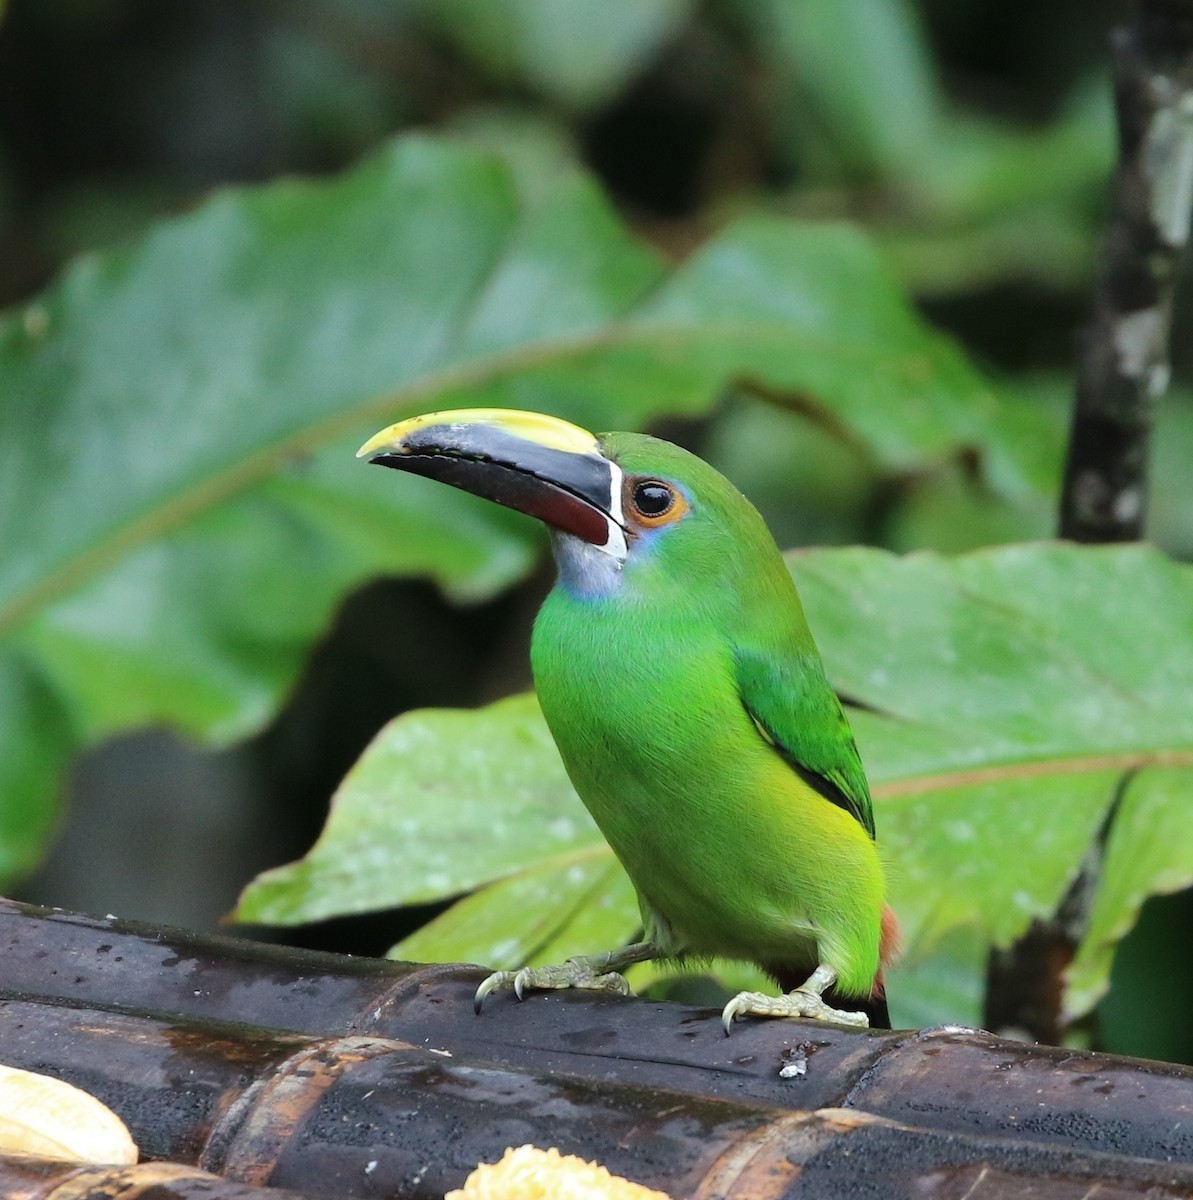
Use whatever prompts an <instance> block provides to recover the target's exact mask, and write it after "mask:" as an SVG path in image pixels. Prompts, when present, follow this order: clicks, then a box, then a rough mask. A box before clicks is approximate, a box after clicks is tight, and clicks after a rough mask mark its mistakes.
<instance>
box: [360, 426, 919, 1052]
mask: <svg viewBox="0 0 1193 1200" xmlns="http://www.w3.org/2000/svg"><path fill="white" fill-rule="evenodd" d="M360 456H361V457H364V458H367V459H368V460H369V461H370V462H373V463H379V464H381V465H382V466H387V467H396V468H398V469H399V470H403V471H412V472H414V473H415V474H419V475H426V476H430V477H431V478H432V479H438V480H441V481H443V482H444V483H449V484H451V485H453V486H454V487H458V488H463V489H464V490H465V491H469V492H474V493H476V494H477V495H480V496H484V497H486V498H487V499H489V500H493V501H495V502H497V503H498V504H504V505H506V506H508V507H510V508H514V509H517V510H519V511H521V512H524V513H529V514H530V515H531V516H534V517H537V518H538V519H539V520H541V521H543V522H545V523H546V525H547V527H548V529H549V531H550V534H551V543H552V548H553V550H554V554H555V561H556V565H557V568H558V579H557V581H556V584H555V587H554V589H553V590H552V591H551V593H550V594H549V595H548V597H547V599H546V601H545V602H544V604H543V607H542V610H541V611H540V612H539V614H538V618H537V620H536V622H535V626H534V634H533V637H532V640H531V665H532V667H533V671H534V681H535V688H536V690H537V692H538V697H539V702H540V704H541V705H542V710H543V715H544V717H545V718H546V721H547V725H548V726H549V727H550V730H551V733H552V736H553V737H554V739H555V743H556V745H557V746H558V747H559V753H560V755H561V756H562V758H563V763H564V766H565V767H566V768H567V772H568V775H569V776H570V778H571V780H572V783H573V784H574V785H575V788H576V791H577V793H578V794H579V796H580V799H581V800H583V802H584V804H585V805H586V807H587V808H588V810H589V812H590V813H592V816H593V818H594V819H595V821H596V823H597V825H598V826H599V827H600V829H601V832H602V833H603V834H604V836H605V837H606V839H608V842H609V845H610V846H611V847H612V848H613V851H614V853H615V854H616V855H617V857H618V859H619V860H620V861H621V864H622V866H623V867H624V868H625V870H626V873H627V874H628V875H629V877H630V879H631V881H632V882H633V885H634V888H635V889H636V891H637V894H638V904H639V908H640V910H641V914H642V930H643V932H642V940H641V941H638V942H635V943H634V944H632V945H629V946H624V947H621V948H618V949H614V950H610V951H609V952H608V953H605V954H598V955H591V956H580V957H576V958H572V959H569V960H568V961H567V962H566V963H564V964H562V965H561V966H550V967H528V968H523V969H522V970H520V971H497V972H496V973H494V974H492V975H490V976H489V977H488V978H487V979H486V980H485V981H484V983H482V984H481V986H480V988H479V990H478V991H477V995H476V1004H477V1010H478V1011H479V1010H480V1005H481V1002H482V1001H483V1000H484V998H485V996H487V995H488V994H489V993H490V992H494V991H496V990H498V989H502V988H512V989H513V990H514V992H515V993H516V994H517V996H518V997H519V999H520V998H521V997H522V994H523V991H524V990H525V989H527V988H558V987H582V988H596V989H601V990H609V991H616V992H621V993H627V992H628V990H629V989H628V986H627V984H626V982H625V979H624V977H623V975H622V974H621V971H623V970H624V969H625V968H626V967H627V966H629V965H630V964H632V963H636V962H643V961H645V960H648V959H671V960H679V961H684V960H695V961H700V960H706V959H709V958H712V957H721V958H728V959H736V960H739V961H748V962H753V963H756V964H758V965H759V966H760V967H761V968H762V969H763V970H764V971H766V972H767V973H768V974H769V975H770V976H771V977H772V978H773V979H775V980H776V982H777V983H778V984H779V986H780V987H781V988H783V989H792V990H790V991H786V990H785V992H784V994H780V995H768V994H765V993H761V992H742V993H741V994H739V995H737V996H736V997H734V998H733V999H732V1000H730V1001H729V1003H728V1004H727V1005H726V1006H725V1009H724V1013H723V1021H724V1025H725V1031H726V1032H729V1030H730V1028H731V1026H732V1023H733V1020H734V1018H736V1017H743V1016H747V1015H750V1016H762V1017H776V1016H781V1017H811V1018H817V1019H821V1020H825V1021H833V1022H836V1023H839V1024H845V1025H855V1026H865V1025H867V1024H868V1023H872V1024H874V1025H883V1026H886V1025H889V1020H888V1019H887V1016H886V1002H885V998H884V995H883V984H882V968H883V966H884V964H885V963H886V962H887V961H888V960H889V957H890V955H891V952H892V950H893V943H894V941H895V937H896V933H895V920H894V917H893V915H892V914H891V912H890V909H889V908H888V907H887V906H886V902H885V896H884V883H883V870H882V865H881V863H880V861H879V857H878V854H877V852H876V849H875V843H874V814H873V809H872V806H871V803H870V793H869V789H868V788H867V785H866V778H865V775H864V773H863V771H862V765H861V761H860V760H859V758H858V753H857V750H856V748H855V746H854V740H853V735H852V733H851V732H850V728H849V724H848V722H847V720H846V717H845V713H844V711H843V709H842V707H841V704H840V702H839V700H838V698H837V696H836V694H835V693H834V692H833V690H832V688H831V687H830V686H829V683H828V680H827V678H826V677H825V673H824V667H823V664H822V662H821V659H820V654H819V652H818V651H817V649H816V644H815V642H814V641H813V640H812V634H811V632H810V630H809V629H808V624H807V621H806V620H805V618H804V612H803V608H802V606H801V604H800V600H799V596H798V595H797V593H796V590H795V585H794V583H793V582H792V579H791V575H790V574H789V573H788V571H787V568H786V566H785V564H784V562H783V559H782V556H781V555H780V554H779V551H778V548H777V547H776V545H775V542H774V539H773V538H772V537H771V535H770V532H769V531H768V530H767V528H766V525H765V524H764V522H763V520H762V518H761V516H759V514H758V512H757V510H756V509H755V508H754V507H753V505H751V504H750V502H749V501H748V500H747V499H746V498H745V497H744V496H743V495H742V494H741V493H740V492H738V491H737V489H736V488H734V487H733V485H732V484H730V483H729V481H728V480H727V479H725V478H724V477H723V476H722V475H720V474H719V473H718V472H717V471H715V470H714V469H713V468H712V467H710V466H709V465H708V464H707V463H706V462H704V461H703V460H702V459H700V458H697V457H696V456H695V455H693V454H690V453H688V452H687V451H686V450H682V449H680V448H679V447H678V446H673V445H671V444H670V443H668V442H664V441H659V440H658V439H656V438H652V437H647V436H645V435H642V434H636V433H606V434H601V435H600V436H599V437H598V436H594V435H593V434H591V433H587V432H585V431H584V430H582V429H579V428H577V427H576V426H575V425H571V424H569V423H568V422H566V421H562V420H559V419H558V418H555V417H549V416H544V415H542V414H539V413H526V412H516V411H513V410H506V409H467V410H461V411H457V412H441V413H430V414H428V415H424V416H419V417H414V418H412V419H410V420H406V421H401V422H399V423H398V424H397V425H392V426H390V427H389V428H388V429H384V430H382V431H381V432H380V433H378V434H377V435H376V437H374V438H371V439H370V440H369V441H368V442H367V443H366V444H365V445H364V446H363V447H362V448H361V450H360ZM838 1005H839V1006H840V1007H836V1006H838Z"/></svg>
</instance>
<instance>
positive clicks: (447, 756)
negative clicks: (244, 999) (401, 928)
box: [236, 696, 601, 924]
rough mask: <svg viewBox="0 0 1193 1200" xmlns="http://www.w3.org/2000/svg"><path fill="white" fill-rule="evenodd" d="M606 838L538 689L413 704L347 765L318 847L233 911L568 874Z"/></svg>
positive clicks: (309, 916)
mask: <svg viewBox="0 0 1193 1200" xmlns="http://www.w3.org/2000/svg"><path fill="white" fill-rule="evenodd" d="M600 847H601V836H600V834H599V833H598V831H597V828H596V826H595V825H594V824H593V822H592V818H591V817H590V816H589V815H588V813H587V811H586V810H585V808H584V806H583V805H582V804H581V803H580V802H579V800H578V799H577V797H576V794H575V792H574V791H573V790H572V785H571V784H570V783H569V782H568V778H567V775H566V774H565V772H564V769H563V764H562V763H561V762H560V761H559V755H558V754H557V753H556V750H555V745H554V743H553V742H552V741H551V735H550V734H549V733H548V732H547V727H546V725H545V724H544V722H543V719H542V715H541V713H540V712H539V708H538V702H537V701H536V700H535V698H534V697H533V696H515V697H512V698H511V699H508V700H502V701H500V702H499V703H497V704H493V705H490V706H489V707H488V708H485V709H481V710H479V711H477V712H458V711H451V710H434V709H431V710H425V711H419V712H411V713H406V714H405V715H403V716H401V717H398V718H397V719H395V720H393V721H391V722H390V723H389V724H388V725H387V726H386V727H385V728H384V729H383V730H382V731H381V732H380V733H379V734H378V735H377V737H376V738H375V739H374V741H373V743H372V745H370V747H369V748H368V750H366V751H365V753H364V755H363V756H362V757H361V759H360V760H359V762H357V764H356V766H354V767H353V768H352V770H351V771H350V772H349V773H348V775H347V777H346V778H345V779H344V782H343V783H342V784H341V785H340V788H339V790H338V791H337V792H336V795H335V798H334V799H333V801H332V808H331V815H330V816H329V818H328V821H327V825H326V827H325V829H324V831H323V834H322V835H321V837H320V838H319V841H318V842H316V843H315V846H314V848H313V849H312V850H311V852H310V853H309V854H308V855H307V856H306V857H305V858H304V859H302V860H301V861H300V862H298V863H295V864H293V865H292V866H289V867H279V868H277V869H275V870H272V871H267V872H265V874H263V875H261V876H259V877H258V878H257V879H256V880H255V881H254V882H253V883H251V884H250V885H249V887H248V888H247V889H246V891H245V894H244V895H243V896H242V897H241V901H240V905H239V907H238V908H237V910H236V916H237V918H238V919H239V920H242V921H259V922H265V923H283V924H293V923H298V922H302V921H317V920H320V919H322V918H324V917H328V916H334V915H339V914H341V913H356V912H368V911H370V910H373V909H378V908H392V907H394V906H395V905H399V904H413V903H419V902H421V901H424V900H437V899H440V898H441V897H443V896H450V895H453V894H455V893H458V892H464V891H468V890H469V889H470V888H474V887H476V886H477V885H479V884H482V883H487V882H489V881H491V880H495V879H500V878H503V877H505V876H507V875H510V874H513V873H514V872H517V871H520V870H525V869H526V868H528V867H535V868H538V867H540V866H541V865H543V864H547V863H549V864H552V865H554V866H555V867H558V868H560V869H562V870H563V871H564V872H565V873H566V870H567V868H569V867H570V866H571V865H572V864H574V863H577V862H579V863H583V861H584V860H585V858H586V857H588V856H590V855H591V854H592V852H593V850H594V848H597V849H599V848H600Z"/></svg>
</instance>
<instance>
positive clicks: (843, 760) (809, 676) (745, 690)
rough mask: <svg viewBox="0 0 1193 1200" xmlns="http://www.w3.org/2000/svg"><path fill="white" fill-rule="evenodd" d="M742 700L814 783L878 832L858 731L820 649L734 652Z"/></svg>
mask: <svg viewBox="0 0 1193 1200" xmlns="http://www.w3.org/2000/svg"><path fill="white" fill-rule="evenodd" d="M734 658H735V663H736V674H737V687H738V692H739V694H740V695H741V700H742V704H744V705H745V708H746V711H747V712H748V713H749V714H750V716H751V717H753V719H754V723H755V724H756V725H757V726H758V728H759V730H760V732H761V733H762V735H763V736H764V737H765V738H766V739H767V741H769V742H770V743H771V744H772V745H773V746H774V747H775V749H776V750H777V751H778V752H779V753H780V754H781V755H782V756H783V758H784V759H786V761H787V763H788V764H789V765H790V766H791V768H792V770H794V771H795V772H796V773H797V774H798V775H799V776H800V777H801V778H802V779H803V780H804V782H805V783H807V784H808V785H809V786H810V787H813V788H815V789H816V791H818V792H819V793H820V794H821V795H822V796H823V797H824V798H825V799H826V800H828V801H829V802H830V803H832V804H836V805H839V806H840V807H841V808H844V809H845V810H846V812H848V813H850V814H852V816H853V817H855V818H856V819H857V821H858V823H859V824H860V825H861V826H862V828H864V829H865V830H866V832H867V833H868V834H869V835H870V836H871V837H873V836H874V809H873V806H872V805H871V803H870V789H869V787H868V786H867V784H866V776H865V772H864V771H863V770H862V761H861V759H860V758H859V757H858V753H857V746H856V745H854V741H853V733H852V731H851V730H850V728H849V722H848V721H847V720H846V719H845V712H844V710H843V709H842V708H841V702H840V700H838V699H837V695H836V693H835V692H834V691H833V689H832V688H831V687H830V686H829V683H828V680H827V679H826V678H825V674H824V667H823V666H822V665H821V662H820V657H819V655H818V654H817V653H816V651H815V650H813V651H812V652H811V654H807V653H797V654H794V655H792V654H785V655H775V654H767V653H762V652H757V651H751V650H748V649H744V648H739V649H738V650H737V651H736V652H735V655H734Z"/></svg>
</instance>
